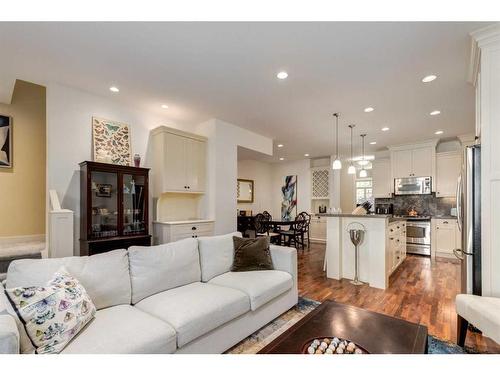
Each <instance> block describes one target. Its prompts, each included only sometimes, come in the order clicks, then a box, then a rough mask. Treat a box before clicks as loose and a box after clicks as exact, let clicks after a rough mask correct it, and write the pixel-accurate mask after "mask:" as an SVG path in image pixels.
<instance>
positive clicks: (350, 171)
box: [347, 124, 356, 174]
mask: <svg viewBox="0 0 500 375" xmlns="http://www.w3.org/2000/svg"><path fill="white" fill-rule="evenodd" d="M355 126H356V125H354V124H351V125H349V128H350V129H351V165H349V168H347V174H356V167H355V166H354V164H353V162H352V159H353V154H352V132H353V129H354V127H355Z"/></svg>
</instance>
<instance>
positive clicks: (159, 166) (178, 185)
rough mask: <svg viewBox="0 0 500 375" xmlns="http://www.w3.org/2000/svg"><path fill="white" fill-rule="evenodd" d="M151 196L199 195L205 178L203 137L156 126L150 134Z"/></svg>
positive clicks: (203, 189) (203, 186)
mask: <svg viewBox="0 0 500 375" xmlns="http://www.w3.org/2000/svg"><path fill="white" fill-rule="evenodd" d="M151 134H152V142H153V170H152V172H153V194H154V196H156V197H158V196H159V195H160V194H161V193H165V192H190V193H203V192H204V191H205V175H206V138H204V137H201V136H198V135H195V134H190V133H186V132H182V131H179V130H176V129H171V128H168V127H166V126H160V127H158V128H156V129H154V130H153V131H152V132H151Z"/></svg>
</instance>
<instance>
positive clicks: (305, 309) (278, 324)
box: [226, 297, 477, 354]
mask: <svg viewBox="0 0 500 375" xmlns="http://www.w3.org/2000/svg"><path fill="white" fill-rule="evenodd" d="M319 305H320V302H317V301H313V300H310V299H307V298H302V297H299V303H298V304H297V306H295V307H294V308H292V309H290V310H288V311H287V312H286V313H284V314H283V315H280V316H279V317H277V318H276V319H274V320H273V321H272V322H270V323H269V324H267V325H265V326H264V327H262V328H261V329H260V330H258V331H257V332H255V333H254V334H252V335H251V336H249V337H247V338H246V339H245V340H243V341H241V342H240V343H239V344H237V345H236V346H234V347H232V348H231V349H229V350H228V351H227V352H226V353H227V354H255V353H257V352H258V351H259V350H260V349H262V348H263V347H265V346H266V345H267V344H269V343H270V342H272V341H273V340H274V339H275V338H276V337H278V336H279V335H281V334H282V333H283V332H285V331H286V330H287V329H288V328H290V327H291V326H293V325H294V324H295V323H297V322H298V321H299V320H300V319H302V318H303V317H304V316H306V315H307V314H308V313H310V312H311V311H313V310H314V309H315V308H316V307H317V306H319ZM428 340H429V341H428V344H429V354H469V353H470V354H476V353H477V351H475V350H474V349H473V348H470V347H465V350H464V349H462V348H461V347H460V346H458V345H456V344H454V343H452V342H448V341H443V340H440V339H438V338H437V337H435V336H431V335H429V339H428Z"/></svg>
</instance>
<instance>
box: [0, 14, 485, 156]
mask: <svg viewBox="0 0 500 375" xmlns="http://www.w3.org/2000/svg"><path fill="white" fill-rule="evenodd" d="M486 25H487V24H485V23H466V22H464V23H455V22H442V23H435V22H432V23H415V22H400V23H388V22H381V23H369V22H358V23H356V22H330V23H319V22H318V23H0V48H1V51H2V58H1V59H0V79H1V80H0V82H1V83H0V86H4V85H8V84H11V83H12V79H14V78H18V79H24V80H28V81H32V82H36V83H45V82H52V81H53V82H58V83H61V84H65V85H69V86H74V87H77V88H80V89H82V90H85V91H88V92H91V93H94V94H97V95H102V96H108V97H114V98H116V100H119V101H122V102H124V103H126V104H127V105H133V106H136V107H139V108H143V109H144V110H148V111H156V112H159V113H162V114H164V115H165V114H167V115H168V117H170V118H171V120H172V121H173V122H177V123H181V124H182V123H200V122H202V121H205V120H206V119H208V118H211V117H217V118H220V119H222V120H225V121H228V122H231V123H233V124H236V125H239V126H241V127H244V128H247V129H250V130H253V131H255V132H257V133H260V134H263V135H266V136H269V137H272V138H273V139H275V140H276V144H277V143H283V144H285V147H283V148H282V149H279V150H278V149H276V152H275V157H274V160H277V159H278V157H280V156H284V157H286V159H287V160H289V159H296V158H301V157H303V154H304V153H309V154H310V155H311V157H315V156H322V155H328V154H332V153H333V118H332V113H333V112H336V111H339V112H341V121H340V124H341V129H340V136H341V140H340V143H341V146H342V149H343V151H342V152H343V153H344V154H345V153H346V152H347V150H348V141H349V133H348V128H347V124H349V123H355V124H356V125H357V126H356V128H355V131H356V134H357V135H359V134H360V132H366V133H367V134H368V136H367V142H369V141H372V140H376V141H377V145H376V146H370V145H367V152H368V153H371V152H374V151H375V150H379V149H382V148H384V146H387V145H390V144H397V143H404V142H412V141H415V140H423V139H428V138H434V137H436V136H435V135H434V132H435V131H436V130H438V129H439V130H444V134H443V137H453V136H456V135H458V134H464V133H468V132H472V131H473V128H474V125H473V124H474V90H473V87H472V86H471V85H470V84H469V83H467V82H466V73H467V67H468V61H469V47H470V38H469V36H468V34H469V32H471V31H473V30H476V29H478V28H481V27H483V26H486ZM280 70H286V71H287V72H288V73H289V78H288V79H286V80H284V81H281V80H278V79H276V73H277V72H278V71H280ZM428 74H436V75H437V76H438V79H437V80H436V81H434V82H432V83H428V84H423V83H422V82H421V79H422V77H424V76H425V75H428ZM111 85H116V86H118V87H119V88H120V92H119V93H118V94H113V93H111V92H110V91H109V90H108V88H109V87H110V86H111ZM4 90H5V88H4ZM0 91H1V90H0ZM163 103H165V104H168V105H169V107H170V108H169V109H167V110H165V109H162V108H160V105H161V104H163ZM367 106H372V107H374V108H375V111H374V112H371V113H364V112H363V108H365V107H367ZM434 109H439V110H441V115H439V116H429V112H431V111H432V110H434ZM383 126H388V127H390V128H391V130H390V131H389V132H385V133H384V132H382V131H381V130H380V129H381V128H382V127H383ZM356 140H357V142H358V144H357V151H358V152H357V153H358V154H359V147H360V146H359V143H360V138H359V136H357V137H356Z"/></svg>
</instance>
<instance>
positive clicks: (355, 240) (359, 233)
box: [349, 229, 365, 285]
mask: <svg viewBox="0 0 500 375" xmlns="http://www.w3.org/2000/svg"><path fill="white" fill-rule="evenodd" d="M349 237H350V238H351V242H352V244H353V245H354V257H355V260H354V280H352V281H351V284H354V285H363V284H364V283H363V282H362V281H360V280H359V245H361V243H362V242H363V239H364V238H365V231H364V230H363V229H349Z"/></svg>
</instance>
